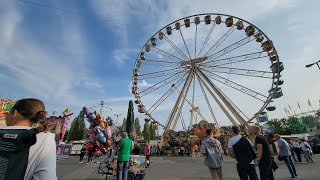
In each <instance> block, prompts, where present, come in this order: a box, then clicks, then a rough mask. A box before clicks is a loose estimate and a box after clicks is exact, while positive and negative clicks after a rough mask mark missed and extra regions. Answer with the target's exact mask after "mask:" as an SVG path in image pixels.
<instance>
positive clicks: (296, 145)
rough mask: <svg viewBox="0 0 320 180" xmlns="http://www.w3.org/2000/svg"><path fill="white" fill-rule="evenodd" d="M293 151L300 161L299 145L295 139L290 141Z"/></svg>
mask: <svg viewBox="0 0 320 180" xmlns="http://www.w3.org/2000/svg"><path fill="white" fill-rule="evenodd" d="M292 147H293V151H294V152H295V154H296V156H297V159H298V161H299V162H302V160H301V146H300V144H299V142H298V141H297V140H295V141H293V143H292Z"/></svg>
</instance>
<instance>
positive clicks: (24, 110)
mask: <svg viewBox="0 0 320 180" xmlns="http://www.w3.org/2000/svg"><path fill="white" fill-rule="evenodd" d="M6 124H7V127H6V128H5V129H31V128H32V126H34V125H37V127H38V130H39V131H40V133H38V134H37V142H36V144H34V145H33V146H31V147H30V151H29V160H28V165H27V170H26V173H25V177H24V179H25V180H44V179H45V180H56V179H57V176H56V144H55V140H54V134H52V133H50V132H48V130H49V129H50V125H49V124H48V123H47V122H46V111H45V106H44V104H43V102H42V101H40V100H38V99H31V98H30V99H22V100H19V101H17V102H16V104H15V105H14V106H13V108H12V109H11V111H10V113H9V114H8V115H7V117H6Z"/></svg>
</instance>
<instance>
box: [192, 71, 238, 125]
mask: <svg viewBox="0 0 320 180" xmlns="http://www.w3.org/2000/svg"><path fill="white" fill-rule="evenodd" d="M197 75H198V73H197ZM198 79H199V80H200V82H201V83H202V84H203V85H204V86H205V87H206V89H207V90H208V92H209V93H210V94H211V96H212V97H213V99H214V100H215V101H216V102H217V104H218V105H219V107H220V108H221V109H222V111H223V112H224V114H225V115H226V116H227V117H228V118H229V120H230V121H231V123H232V124H233V125H238V124H237V122H236V121H235V120H234V119H233V117H232V116H231V115H230V114H229V112H228V111H227V110H226V108H225V107H224V106H223V105H222V104H221V102H220V101H219V99H218V98H217V97H216V96H215V95H214V94H213V92H212V91H211V90H210V88H209V87H208V85H207V84H206V83H205V82H204V80H203V79H202V78H201V77H200V75H198Z"/></svg>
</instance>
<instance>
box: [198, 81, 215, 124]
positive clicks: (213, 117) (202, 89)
mask: <svg viewBox="0 0 320 180" xmlns="http://www.w3.org/2000/svg"><path fill="white" fill-rule="evenodd" d="M199 85H200V88H201V91H202V94H203V95H204V97H205V100H206V102H207V105H208V107H209V110H210V113H211V116H212V119H213V120H214V123H215V125H218V121H217V119H216V116H215V115H214V113H213V110H212V107H211V105H210V102H209V99H208V97H207V94H206V92H205V90H204V88H203V86H202V84H201V81H200V80H199Z"/></svg>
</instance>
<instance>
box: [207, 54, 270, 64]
mask: <svg viewBox="0 0 320 180" xmlns="http://www.w3.org/2000/svg"><path fill="white" fill-rule="evenodd" d="M265 57H268V55H267V54H266V55H263V51H259V52H254V53H249V54H243V55H240V56H233V57H228V58H222V59H216V60H213V61H209V62H205V63H202V64H201V65H202V66H208V65H209V64H212V66H214V67H215V66H222V65H226V64H234V63H238V62H244V61H250V60H256V59H261V58H265ZM219 63H221V64H219ZM212 66H211V67H212Z"/></svg>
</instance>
